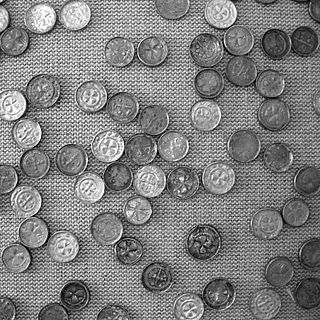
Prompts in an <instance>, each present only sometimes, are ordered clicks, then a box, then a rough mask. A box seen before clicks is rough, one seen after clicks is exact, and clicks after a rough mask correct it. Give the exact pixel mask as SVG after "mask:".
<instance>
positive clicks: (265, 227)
mask: <svg viewBox="0 0 320 320" xmlns="http://www.w3.org/2000/svg"><path fill="white" fill-rule="evenodd" d="M282 227H283V221H282V217H281V215H280V213H279V212H278V211H277V210H275V209H272V208H263V209H261V210H259V211H257V212H256V213H254V215H253V216H252V218H251V231H252V233H253V234H254V235H255V236H256V237H257V238H258V239H261V240H271V239H274V238H276V237H277V236H278V235H279V233H280V231H281V230H282Z"/></svg>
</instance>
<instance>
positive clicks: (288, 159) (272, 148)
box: [264, 142, 293, 173]
mask: <svg viewBox="0 0 320 320" xmlns="http://www.w3.org/2000/svg"><path fill="white" fill-rule="evenodd" d="M264 163H265V165H266V166H267V168H269V169H270V170H271V171H273V172H277V173H281V172H287V171H288V170H289V169H290V168H291V166H292V163H293V153H292V151H291V149H290V147H289V145H287V144H286V143H281V142H278V143H273V144H271V145H269V146H268V147H267V148H266V149H265V151H264Z"/></svg>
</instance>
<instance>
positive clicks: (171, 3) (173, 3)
mask: <svg viewBox="0 0 320 320" xmlns="http://www.w3.org/2000/svg"><path fill="white" fill-rule="evenodd" d="M155 6H156V9H157V12H158V13H159V14H160V16H161V17H163V18H165V19H168V20H175V19H180V18H182V17H183V16H185V15H186V14H187V13H188V11H189V7H190V0H155Z"/></svg>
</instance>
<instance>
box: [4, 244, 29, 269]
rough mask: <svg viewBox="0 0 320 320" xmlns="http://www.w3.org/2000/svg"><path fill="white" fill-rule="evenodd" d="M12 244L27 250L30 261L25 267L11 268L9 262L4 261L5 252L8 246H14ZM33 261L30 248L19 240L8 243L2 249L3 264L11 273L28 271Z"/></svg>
mask: <svg viewBox="0 0 320 320" xmlns="http://www.w3.org/2000/svg"><path fill="white" fill-rule="evenodd" d="M12 246H20V247H22V248H23V249H24V250H25V252H26V253H27V257H28V259H29V261H28V264H27V266H26V267H24V268H23V269H18V270H13V269H10V268H8V267H7V264H6V263H5V262H4V253H5V251H6V250H7V249H8V248H10V247H12ZM31 261H32V257H31V254H30V252H29V250H28V248H26V247H25V246H24V245H23V244H21V243H18V242H13V243H10V244H8V245H6V246H5V247H4V248H3V249H2V251H1V262H2V264H3V266H4V267H5V269H6V270H7V271H9V272H11V273H15V274H19V273H23V272H25V271H27V270H28V269H29V267H30V265H31Z"/></svg>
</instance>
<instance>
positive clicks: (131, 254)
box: [114, 238, 143, 265]
mask: <svg viewBox="0 0 320 320" xmlns="http://www.w3.org/2000/svg"><path fill="white" fill-rule="evenodd" d="M114 251H115V255H116V258H117V259H118V261H120V262H121V263H123V264H130V265H131V264H135V263H137V262H138V261H139V260H140V259H141V257H142V253H143V248H142V244H141V243H140V241H138V240H136V239H134V238H122V239H121V240H120V241H118V242H117V243H116V245H115V247H114Z"/></svg>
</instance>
